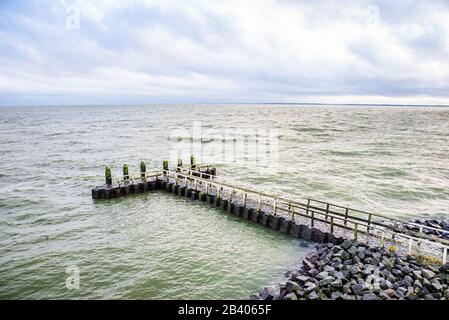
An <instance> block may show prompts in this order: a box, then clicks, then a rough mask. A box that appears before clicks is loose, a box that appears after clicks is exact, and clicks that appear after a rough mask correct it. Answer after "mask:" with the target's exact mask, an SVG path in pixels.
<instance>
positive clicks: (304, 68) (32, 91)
mask: <svg viewBox="0 0 449 320" xmlns="http://www.w3.org/2000/svg"><path fill="white" fill-rule="evenodd" d="M196 102H198V103H208V102H218V103H220V102H280V103H282V102H325V103H333V102H335V103H392V104H449V1H412V0H401V1H399V0H395V1H390V0H385V1H288V0H279V1H274V0H267V1H261V0H257V1H232V0H226V1H213V0H204V1H200V0H197V1H185V0H184V1H169V0H161V1H144V0H141V1H132V0H129V1H118V0H117V1H115V0H99V1H91V0H90V1H89V0H79V1H70V0H66V1H38V0H36V1H33V0H29V1H20V0H19V1H17V0H15V1H5V0H1V1H0V105H48V104H126V103H129V104H151V103H196Z"/></svg>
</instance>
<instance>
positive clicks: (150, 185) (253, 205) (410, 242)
mask: <svg viewBox="0 0 449 320" xmlns="http://www.w3.org/2000/svg"><path fill="white" fill-rule="evenodd" d="M190 162H191V163H190V165H187V166H184V165H183V164H182V161H180V160H179V161H178V164H177V167H176V169H175V170H170V169H169V166H168V161H164V162H163V166H162V170H151V171H147V170H146V166H145V164H144V163H143V162H142V163H141V165H140V172H139V173H137V174H132V175H131V174H129V172H128V166H126V165H124V166H123V176H122V177H118V178H116V179H112V176H111V170H110V168H109V167H106V169H105V179H106V183H105V184H104V185H102V186H99V187H96V188H94V189H92V198H94V199H110V198H116V197H121V196H127V195H129V194H132V193H143V192H148V191H152V190H164V191H166V192H169V193H173V194H175V195H177V196H182V197H186V198H189V199H191V200H193V201H199V202H203V203H207V204H209V205H211V206H214V207H217V208H220V209H222V210H226V211H228V212H229V213H231V214H234V215H237V216H240V217H242V218H244V219H247V220H251V221H253V222H255V223H259V224H262V225H264V226H267V227H269V228H272V229H275V230H279V231H281V232H283V233H286V234H289V235H291V236H294V237H297V238H302V239H305V240H310V241H316V242H321V243H323V242H332V243H334V244H339V243H341V242H343V241H344V239H349V238H350V239H355V240H361V241H365V242H367V243H368V244H370V245H372V246H380V247H388V248H392V250H393V249H394V250H395V251H397V252H398V253H400V254H401V253H402V254H404V255H411V254H415V255H420V256H425V257H433V258H436V259H438V260H440V261H441V262H442V263H446V262H447V253H448V249H449V241H448V240H446V239H443V238H441V237H437V236H432V235H428V234H426V233H424V230H425V229H429V228H430V229H435V228H431V227H428V226H425V225H419V224H416V223H414V225H415V226H416V227H417V229H418V231H412V230H408V229H405V228H401V226H403V225H404V224H410V223H409V222H407V221H404V220H400V219H395V218H391V217H388V216H386V215H383V214H377V213H370V212H366V211H361V210H356V209H352V208H349V207H344V206H340V205H336V204H332V203H329V202H326V201H321V200H315V199H310V198H307V199H300V200H298V199H292V198H291V197H289V196H285V195H279V194H268V193H266V192H261V191H258V190H253V189H249V188H245V187H242V186H237V185H234V184H231V183H229V182H226V181H225V180H224V179H223V178H219V177H217V175H216V168H215V167H214V166H213V165H206V164H195V160H194V158H193V157H191V161H190ZM437 231H438V232H440V234H443V233H449V232H448V231H446V230H443V229H438V230H437Z"/></svg>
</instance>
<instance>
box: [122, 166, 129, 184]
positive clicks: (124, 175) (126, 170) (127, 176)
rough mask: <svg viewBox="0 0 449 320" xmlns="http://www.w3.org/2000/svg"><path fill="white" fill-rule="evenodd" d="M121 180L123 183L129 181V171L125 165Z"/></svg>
mask: <svg viewBox="0 0 449 320" xmlns="http://www.w3.org/2000/svg"><path fill="white" fill-rule="evenodd" d="M123 180H125V181H128V180H129V170H128V165H127V164H124V165H123Z"/></svg>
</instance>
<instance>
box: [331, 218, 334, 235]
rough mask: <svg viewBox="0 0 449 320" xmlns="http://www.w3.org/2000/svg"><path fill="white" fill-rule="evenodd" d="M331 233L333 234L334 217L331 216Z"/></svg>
mask: <svg viewBox="0 0 449 320" xmlns="http://www.w3.org/2000/svg"><path fill="white" fill-rule="evenodd" d="M331 234H334V217H333V216H331Z"/></svg>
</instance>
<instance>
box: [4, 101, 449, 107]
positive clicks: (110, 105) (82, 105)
mask: <svg viewBox="0 0 449 320" xmlns="http://www.w3.org/2000/svg"><path fill="white" fill-rule="evenodd" d="M209 104H210V105H244V104H246V105H318V106H319V105H323V106H367V107H369V106H373V107H375V106H379V107H442V108H447V107H449V104H392V103H325V102H193V103H192V102H185V103H180V102H176V103H148V104H147V103H129V104H123V103H120V104H47V105H44V104H43V105H38V104H29V105H22V104H17V105H1V104H0V108H45V107H120V106H122V107H127V106H129V107H138V106H141V107H144V106H175V105H209Z"/></svg>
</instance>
